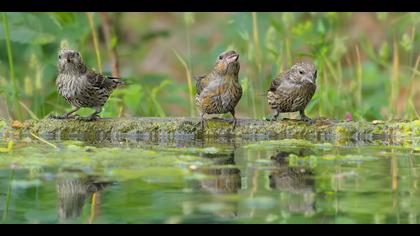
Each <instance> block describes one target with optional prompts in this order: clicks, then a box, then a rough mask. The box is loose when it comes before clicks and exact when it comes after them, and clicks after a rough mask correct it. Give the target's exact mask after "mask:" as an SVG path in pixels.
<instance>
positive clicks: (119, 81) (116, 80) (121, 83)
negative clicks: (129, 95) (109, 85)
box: [109, 77, 126, 87]
mask: <svg viewBox="0 0 420 236" xmlns="http://www.w3.org/2000/svg"><path fill="white" fill-rule="evenodd" d="M109 78H110V79H112V81H113V82H114V84H115V87H121V86H124V85H126V83H125V82H124V81H123V80H122V79H121V78H117V77H109Z"/></svg>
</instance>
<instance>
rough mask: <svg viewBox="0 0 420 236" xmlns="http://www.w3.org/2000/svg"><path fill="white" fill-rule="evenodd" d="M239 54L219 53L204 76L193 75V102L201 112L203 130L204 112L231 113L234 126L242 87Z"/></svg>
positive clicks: (233, 52)
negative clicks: (209, 70) (194, 91)
mask: <svg viewBox="0 0 420 236" xmlns="http://www.w3.org/2000/svg"><path fill="white" fill-rule="evenodd" d="M239 70H240V63H239V54H238V53H237V52H236V51H234V50H230V51H226V52H223V53H221V54H220V55H219V56H218V57H217V60H216V63H215V65H214V68H213V70H212V71H211V72H210V73H209V74H207V75H204V76H195V77H194V80H195V81H196V90H197V93H196V96H195V102H196V104H197V106H198V108H199V110H200V112H201V121H200V123H201V128H202V130H204V122H205V119H204V116H205V115H206V114H225V113H231V114H232V116H233V130H234V129H235V128H236V123H237V120H236V116H235V107H236V105H237V104H238V103H239V100H240V99H241V97H242V87H241V85H240V83H239V79H238V74H239Z"/></svg>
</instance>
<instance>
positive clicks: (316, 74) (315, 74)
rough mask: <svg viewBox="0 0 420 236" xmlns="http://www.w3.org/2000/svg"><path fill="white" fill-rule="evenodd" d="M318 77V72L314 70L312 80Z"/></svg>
mask: <svg viewBox="0 0 420 236" xmlns="http://www.w3.org/2000/svg"><path fill="white" fill-rule="evenodd" d="M317 76H318V70H315V73H314V80H315V79H316V77H317Z"/></svg>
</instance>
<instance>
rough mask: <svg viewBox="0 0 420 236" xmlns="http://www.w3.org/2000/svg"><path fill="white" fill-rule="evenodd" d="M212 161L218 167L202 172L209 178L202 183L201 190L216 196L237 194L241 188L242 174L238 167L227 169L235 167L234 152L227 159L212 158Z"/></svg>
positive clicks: (202, 170)
mask: <svg viewBox="0 0 420 236" xmlns="http://www.w3.org/2000/svg"><path fill="white" fill-rule="evenodd" d="M212 159H213V160H214V165H215V166H217V167H210V168H205V169H201V170H200V172H201V173H203V174H205V175H207V176H208V177H209V178H206V179H205V180H202V181H200V186H201V188H203V189H205V190H206V191H208V192H211V193H216V194H223V193H237V192H238V190H239V189H240V188H241V172H240V170H239V169H238V168H236V167H227V166H228V165H230V166H234V165H235V159H234V154H233V152H232V153H231V154H229V155H228V156H227V157H226V156H220V157H212Z"/></svg>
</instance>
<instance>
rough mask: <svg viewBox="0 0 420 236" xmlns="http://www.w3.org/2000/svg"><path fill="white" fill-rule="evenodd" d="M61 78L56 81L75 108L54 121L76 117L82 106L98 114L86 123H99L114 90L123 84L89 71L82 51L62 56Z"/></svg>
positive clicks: (67, 51) (61, 93)
mask: <svg viewBox="0 0 420 236" xmlns="http://www.w3.org/2000/svg"><path fill="white" fill-rule="evenodd" d="M58 69H59V75H58V77H57V80H56V85H57V89H58V93H59V94H60V95H61V96H63V97H64V98H65V99H66V100H67V102H68V103H70V105H71V106H72V107H73V109H72V111H70V112H69V113H67V114H65V115H63V116H55V117H54V118H58V119H66V118H71V117H73V116H72V114H73V113H75V112H76V111H77V110H79V109H80V108H82V107H87V108H94V109H95V110H96V111H95V112H94V113H93V114H92V115H91V116H89V117H86V118H81V119H83V120H96V119H98V118H99V116H98V114H99V113H100V112H101V110H102V106H103V105H105V103H106V102H107V100H108V98H109V96H110V95H111V93H112V91H113V90H114V89H115V88H117V87H118V86H119V85H121V84H123V83H122V81H121V80H120V79H118V78H113V77H108V76H104V75H101V74H99V73H96V72H95V71H93V70H90V69H89V68H87V66H86V65H85V64H84V63H83V60H82V56H81V55H80V53H79V52H77V51H74V50H70V49H62V50H60V51H59V55H58Z"/></svg>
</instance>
